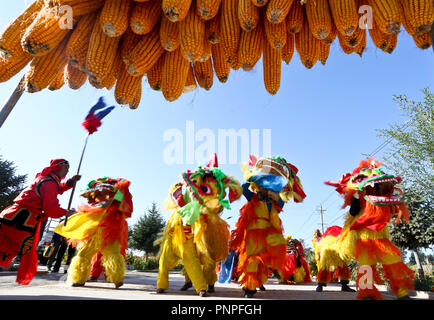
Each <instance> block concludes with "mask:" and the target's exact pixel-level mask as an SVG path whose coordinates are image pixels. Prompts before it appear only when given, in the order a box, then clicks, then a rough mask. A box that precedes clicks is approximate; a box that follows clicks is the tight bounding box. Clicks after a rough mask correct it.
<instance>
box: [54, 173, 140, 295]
mask: <svg viewBox="0 0 434 320" xmlns="http://www.w3.org/2000/svg"><path fill="white" fill-rule="evenodd" d="M129 185H130V181H128V180H125V179H112V178H108V177H104V178H100V179H97V180H93V181H91V182H89V184H88V188H87V189H86V190H85V191H84V192H83V193H82V196H83V197H85V198H87V200H88V204H81V205H80V206H79V207H78V210H77V211H78V213H76V214H74V215H72V216H71V217H69V219H68V222H67V225H66V226H65V225H64V223H61V224H59V225H58V226H57V227H56V228H55V229H54V231H55V232H56V233H59V234H60V235H62V236H64V237H66V238H70V239H75V240H79V244H78V251H77V253H76V255H75V257H74V258H73V259H72V261H71V266H70V267H69V269H68V278H67V283H69V284H72V285H73V286H83V285H84V284H85V282H86V279H87V277H88V276H89V273H90V272H91V262H92V258H93V257H94V255H95V254H97V253H98V252H100V253H101V254H102V266H103V267H104V270H105V274H106V276H107V280H108V281H110V282H113V283H114V284H115V286H116V288H119V287H120V286H122V285H123V281H124V276H125V269H126V266H125V259H124V256H125V250H126V249H127V247H128V223H127V221H126V219H127V218H129V217H131V213H132V212H133V202H132V196H131V194H130V192H129Z"/></svg>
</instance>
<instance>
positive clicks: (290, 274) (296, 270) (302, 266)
mask: <svg viewBox="0 0 434 320" xmlns="http://www.w3.org/2000/svg"><path fill="white" fill-rule="evenodd" d="M285 240H286V263H285V267H284V269H283V271H282V273H281V275H280V276H281V278H280V282H281V283H287V282H290V283H291V282H295V283H308V282H312V280H311V279H310V271H309V265H308V264H307V261H306V257H305V254H304V248H303V245H302V244H301V242H300V241H298V240H297V239H292V237H291V236H286V237H285Z"/></svg>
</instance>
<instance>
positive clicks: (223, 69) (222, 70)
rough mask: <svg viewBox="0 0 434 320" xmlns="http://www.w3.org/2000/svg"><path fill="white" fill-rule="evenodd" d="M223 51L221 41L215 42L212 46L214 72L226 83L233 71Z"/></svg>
mask: <svg viewBox="0 0 434 320" xmlns="http://www.w3.org/2000/svg"><path fill="white" fill-rule="evenodd" d="M223 51H224V48H223V45H222V44H221V43H220V42H219V43H216V44H213V45H212V47H211V52H212V53H211V57H212V63H213V67H214V72H215V74H216V76H217V79H219V81H220V82H221V83H225V82H226V81H227V80H228V78H229V73H230V71H231V67H230V64H229V63H228V62H227V61H226V59H225V55H224V52H223Z"/></svg>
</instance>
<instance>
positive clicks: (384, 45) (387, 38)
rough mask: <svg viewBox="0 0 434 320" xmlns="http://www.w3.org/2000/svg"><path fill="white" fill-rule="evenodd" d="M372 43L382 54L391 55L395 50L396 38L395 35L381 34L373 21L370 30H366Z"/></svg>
mask: <svg viewBox="0 0 434 320" xmlns="http://www.w3.org/2000/svg"><path fill="white" fill-rule="evenodd" d="M368 30H369V34H370V36H371V39H372V42H373V43H374V44H375V46H376V47H377V48H379V49H381V50H383V51H384V52H387V53H392V52H393V50H394V49H395V48H396V44H397V41H398V36H397V35H396V34H389V33H385V32H382V31H381V30H380V28H379V27H378V26H377V23H376V21H375V19H374V20H373V23H372V29H368Z"/></svg>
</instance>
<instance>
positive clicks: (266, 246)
mask: <svg viewBox="0 0 434 320" xmlns="http://www.w3.org/2000/svg"><path fill="white" fill-rule="evenodd" d="M250 165H251V166H252V168H251V169H249V168H248V166H247V165H244V166H242V170H243V172H244V178H245V179H246V180H247V181H248V182H247V183H245V184H244V185H243V189H244V196H245V197H246V199H247V201H248V202H247V203H246V204H245V205H244V206H243V207H242V208H241V210H240V217H239V219H238V221H237V223H236V229H235V230H233V231H232V241H231V250H239V252H240V256H239V262H238V267H237V272H239V274H240V278H239V283H240V284H241V285H242V286H243V290H244V292H245V295H244V297H246V298H251V297H253V295H254V294H255V293H256V288H261V290H263V284H264V283H265V282H266V281H267V279H268V276H269V275H270V273H271V270H277V271H278V272H279V273H281V272H282V271H283V270H284V267H285V263H286V240H285V238H284V237H283V229H282V222H281V220H280V218H279V213H280V212H281V211H282V208H283V205H284V202H287V201H289V200H291V199H294V201H295V202H301V201H303V199H304V198H305V197H306V195H305V194H304V192H303V189H302V186H301V184H300V180H299V178H298V177H297V172H298V169H297V168H296V167H295V166H293V165H291V164H290V163H287V162H286V160H285V159H284V158H281V157H275V158H257V157H253V156H250Z"/></svg>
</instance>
